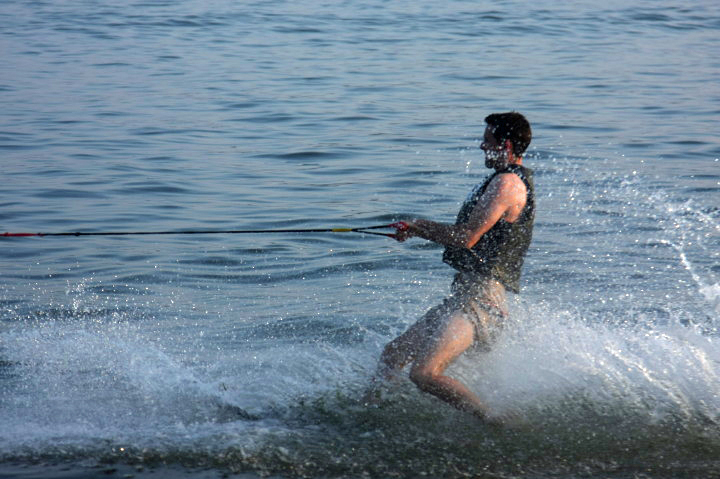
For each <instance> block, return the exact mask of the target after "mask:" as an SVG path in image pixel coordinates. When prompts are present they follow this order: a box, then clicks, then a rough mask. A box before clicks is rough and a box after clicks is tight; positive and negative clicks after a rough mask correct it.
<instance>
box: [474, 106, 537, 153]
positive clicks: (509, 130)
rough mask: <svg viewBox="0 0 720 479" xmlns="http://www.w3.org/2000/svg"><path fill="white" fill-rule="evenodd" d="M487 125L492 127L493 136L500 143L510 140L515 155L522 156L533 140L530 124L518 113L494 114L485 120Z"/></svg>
mask: <svg viewBox="0 0 720 479" xmlns="http://www.w3.org/2000/svg"><path fill="white" fill-rule="evenodd" d="M485 123H487V124H488V126H491V127H492V134H493V136H494V137H495V139H496V140H497V141H498V143H505V140H510V143H512V146H513V153H514V154H515V155H517V156H520V155H522V154H523V153H525V150H527V147H528V145H530V140H532V130H531V129H530V123H529V122H528V121H527V120H526V119H525V117H524V116H522V115H521V114H520V113H518V112H516V111H509V112H507V113H493V114H491V115H488V116H487V117H486V118H485Z"/></svg>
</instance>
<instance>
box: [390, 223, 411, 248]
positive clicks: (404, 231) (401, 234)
mask: <svg viewBox="0 0 720 479" xmlns="http://www.w3.org/2000/svg"><path fill="white" fill-rule="evenodd" d="M393 226H394V227H395V229H396V230H397V231H396V233H395V236H394V238H395V239H396V240H397V241H399V242H400V243H402V242H403V241H405V240H407V239H409V238H412V237H413V236H415V235H414V234H413V232H412V228H413V227H414V225H413V224H412V223H410V222H407V221H398V222H397V223H393Z"/></svg>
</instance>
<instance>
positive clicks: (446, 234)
mask: <svg viewBox="0 0 720 479" xmlns="http://www.w3.org/2000/svg"><path fill="white" fill-rule="evenodd" d="M526 194H527V191H526V188H525V184H524V183H523V182H522V180H521V179H520V178H519V177H518V176H517V175H514V174H512V173H510V174H502V175H498V176H496V177H495V178H494V179H493V181H491V182H490V184H489V185H488V188H487V190H486V191H485V193H484V194H483V195H482V197H480V200H479V201H478V203H477V205H476V206H475V208H474V209H473V211H472V212H471V214H470V218H469V219H468V221H467V222H465V223H460V224H448V223H439V222H436V221H430V220H422V219H421V220H415V221H412V222H408V223H407V225H408V228H407V230H406V231H405V232H403V233H404V234H400V235H398V240H399V241H404V240H406V239H408V238H412V237H415V236H417V237H420V238H424V239H426V240H430V241H432V242H434V243H438V244H441V245H443V246H455V247H460V248H472V247H473V246H474V245H475V243H477V242H478V241H479V240H480V238H481V237H482V235H484V234H485V233H487V232H488V231H489V230H490V229H491V228H492V227H493V226H494V225H495V223H497V222H498V221H499V220H500V219H502V218H505V217H506V216H508V215H509V214H510V213H512V212H513V211H514V210H516V209H517V208H518V206H520V210H522V207H523V206H524V203H525V197H526Z"/></svg>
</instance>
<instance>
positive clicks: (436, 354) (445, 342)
mask: <svg viewBox="0 0 720 479" xmlns="http://www.w3.org/2000/svg"><path fill="white" fill-rule="evenodd" d="M474 335H475V329H474V327H473V325H472V323H471V322H470V321H468V320H467V319H466V318H465V317H464V316H463V314H462V313H460V312H456V313H455V314H453V315H452V316H450V317H448V318H447V319H446V320H445V322H444V324H443V325H442V327H440V328H439V329H438V331H436V333H435V335H434V337H433V338H432V340H430V341H427V342H426V343H425V345H424V348H423V350H422V351H419V352H418V354H417V357H416V358H415V361H414V363H413V366H412V369H411V370H410V379H411V380H412V381H413V382H414V383H415V384H416V385H417V387H418V388H420V390H422V391H424V392H427V393H430V394H432V395H434V396H436V397H438V398H440V399H441V400H443V401H445V402H447V403H449V404H450V405H452V406H454V407H455V408H457V409H460V410H461V411H467V412H470V413H471V414H473V415H475V416H477V417H479V418H480V419H483V420H484V421H489V422H496V421H494V420H492V419H490V418H489V417H488V408H487V406H486V405H485V404H484V403H483V402H482V401H481V400H480V398H478V397H477V396H476V395H475V394H474V393H473V392H472V391H470V389H468V388H467V387H466V386H465V385H464V384H462V383H461V382H460V381H458V380H456V379H453V378H451V377H450V376H446V375H445V374H444V373H445V370H446V369H447V368H448V367H449V366H450V364H452V362H453V361H455V359H457V358H458V356H460V355H461V354H462V353H463V352H465V351H466V350H467V349H468V348H469V347H470V346H471V345H472V344H473V341H474Z"/></svg>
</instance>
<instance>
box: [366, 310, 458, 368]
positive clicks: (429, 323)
mask: <svg viewBox="0 0 720 479" xmlns="http://www.w3.org/2000/svg"><path fill="white" fill-rule="evenodd" d="M444 309H445V308H444V307H443V305H440V306H436V307H434V308H432V309H431V310H430V311H428V312H427V313H425V315H424V316H423V317H422V318H420V319H419V320H418V321H417V322H416V323H415V324H413V325H412V326H410V327H409V328H408V330H407V331H405V332H404V333H403V334H401V335H400V336H398V337H397V338H395V339H393V340H392V341H390V342H389V343H388V344H387V345H386V346H385V349H383V352H382V354H381V355H380V363H379V364H378V370H377V374H376V376H377V377H378V378H382V379H384V380H389V379H392V378H393V377H394V376H395V374H396V373H398V372H400V371H402V369H403V368H404V367H405V366H406V365H407V364H408V363H410V362H412V361H413V359H414V358H415V357H416V356H417V355H418V353H420V352H421V351H423V350H424V349H425V348H426V343H427V342H428V341H431V340H432V338H433V336H434V335H435V334H436V332H437V331H436V330H437V328H438V322H439V321H441V316H442V315H443V313H444V311H443V310H444Z"/></svg>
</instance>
